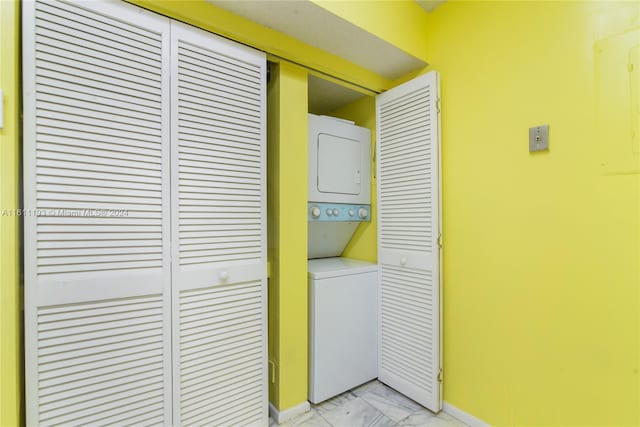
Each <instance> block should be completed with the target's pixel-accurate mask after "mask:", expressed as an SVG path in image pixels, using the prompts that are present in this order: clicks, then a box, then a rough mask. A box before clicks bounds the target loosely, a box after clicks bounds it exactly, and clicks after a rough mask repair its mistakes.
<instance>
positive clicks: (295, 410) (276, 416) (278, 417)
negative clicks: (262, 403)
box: [269, 401, 311, 424]
mask: <svg viewBox="0 0 640 427" xmlns="http://www.w3.org/2000/svg"><path fill="white" fill-rule="evenodd" d="M310 410H311V404H310V403H309V402H307V401H304V402H302V403H301V404H299V405H296V406H294V407H292V408H289V409H285V410H283V411H280V410H278V408H276V407H275V406H274V405H273V403H271V402H269V416H270V417H271V418H273V420H274V421H275V422H276V423H278V424H282V423H284V422H287V421H289V420H291V419H293V418H295V417H297V416H298V415H302V414H304V413H305V412H308V411H310Z"/></svg>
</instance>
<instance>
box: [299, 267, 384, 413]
mask: <svg viewBox="0 0 640 427" xmlns="http://www.w3.org/2000/svg"><path fill="white" fill-rule="evenodd" d="M377 280H378V266H377V265H376V264H372V263H369V262H364V261H358V260H354V259H349V258H341V257H334V258H320V259H312V260H309V279H308V281H309V400H310V401H311V402H312V403H318V402H322V401H323V400H326V399H328V398H330V397H333V396H335V395H337V394H340V393H342V392H344V391H347V390H349V389H351V388H353V387H355V386H357V385H359V384H362V383H365V382H367V381H369V380H372V379H374V378H376V377H377V376H378V356H377V355H378V333H377V322H378V283H377Z"/></svg>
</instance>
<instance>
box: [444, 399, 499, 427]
mask: <svg viewBox="0 0 640 427" xmlns="http://www.w3.org/2000/svg"><path fill="white" fill-rule="evenodd" d="M442 410H443V411H444V412H446V413H447V414H449V415H451V416H452V417H454V418H457V419H459V420H460V421H462V422H463V423H465V424H467V425H468V426H471V427H491V424H489V423H486V422H484V421H482V420H481V419H480V418H477V417H474V416H473V415H471V414H468V413H466V412H465V411H463V410H462V409H460V408H456V407H455V406H453V405H452V404H450V403H449V402H444V404H443V405H442Z"/></svg>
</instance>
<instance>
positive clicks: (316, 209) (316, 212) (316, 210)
mask: <svg viewBox="0 0 640 427" xmlns="http://www.w3.org/2000/svg"><path fill="white" fill-rule="evenodd" d="M311 216H312V217H314V218H318V217H319V216H320V208H319V207H317V206H314V207H312V208H311Z"/></svg>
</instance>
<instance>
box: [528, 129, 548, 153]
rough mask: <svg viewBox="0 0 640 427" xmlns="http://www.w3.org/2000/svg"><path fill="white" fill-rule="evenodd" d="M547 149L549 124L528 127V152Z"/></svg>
mask: <svg viewBox="0 0 640 427" xmlns="http://www.w3.org/2000/svg"><path fill="white" fill-rule="evenodd" d="M548 149H549V125H540V126H534V127H532V128H529V152H531V153H533V152H534V151H544V150H548Z"/></svg>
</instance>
